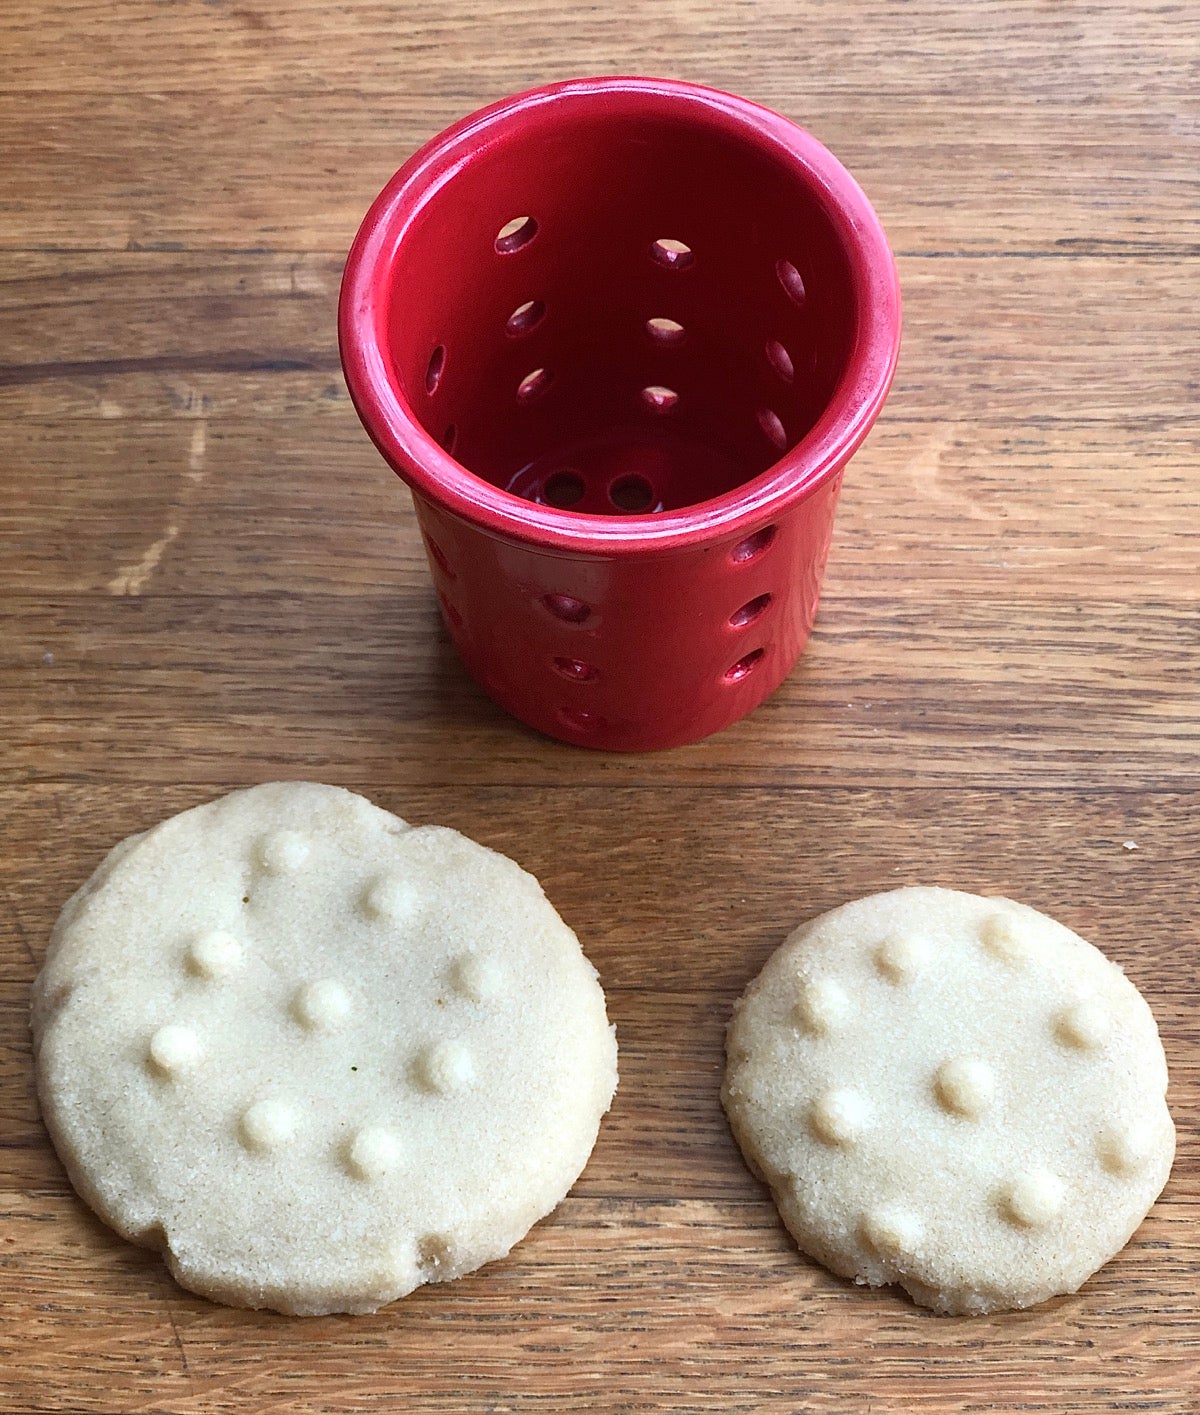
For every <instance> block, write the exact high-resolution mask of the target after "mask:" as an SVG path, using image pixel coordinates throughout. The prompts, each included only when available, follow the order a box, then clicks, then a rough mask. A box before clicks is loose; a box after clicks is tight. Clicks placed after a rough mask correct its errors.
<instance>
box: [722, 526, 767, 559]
mask: <svg viewBox="0 0 1200 1415" xmlns="http://www.w3.org/2000/svg"><path fill="white" fill-rule="evenodd" d="M777 533H778V528H777V527H776V526H764V527H763V528H762V530H760V531H755V532H754V534H753V535H748V536H747V537H746V539H745V540H740V541H738V543H737V545H735V546H734V547H733V549H732V550H731V551H730V552H729V558H730V560H732V561H733V562H734V564H735V565H744V564H745V563H746V562H747V561H748V560H757V559H758V557H759V556H760V555H761V554H762V553H763V552H764V551H765V550H766V549H767V548H768V547H769V546H770V544H771V542H772V541H773V540H774V539H775V536H776V534H777Z"/></svg>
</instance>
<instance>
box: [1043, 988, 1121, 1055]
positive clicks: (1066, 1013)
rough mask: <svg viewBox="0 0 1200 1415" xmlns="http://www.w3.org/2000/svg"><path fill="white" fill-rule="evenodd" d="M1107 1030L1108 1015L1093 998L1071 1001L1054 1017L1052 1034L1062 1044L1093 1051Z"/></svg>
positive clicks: (1099, 1044) (1106, 1034)
mask: <svg viewBox="0 0 1200 1415" xmlns="http://www.w3.org/2000/svg"><path fill="white" fill-rule="evenodd" d="M1108 1032H1109V1017H1108V1013H1107V1012H1106V1011H1105V1010H1104V1007H1103V1006H1102V1005H1101V1003H1099V1002H1098V1001H1097V1000H1096V999H1095V998H1083V999H1082V1000H1080V1001H1079V1002H1075V1003H1072V1004H1071V1005H1070V1006H1069V1007H1065V1008H1063V1010H1062V1011H1061V1012H1060V1013H1059V1014H1058V1015H1057V1016H1056V1017H1055V1019H1054V1035H1055V1037H1056V1038H1057V1040H1058V1041H1059V1042H1061V1043H1062V1044H1063V1045H1064V1046H1068V1047H1073V1048H1075V1049H1076V1050H1078V1051H1095V1050H1096V1049H1097V1048H1098V1047H1099V1046H1101V1045H1102V1044H1103V1042H1104V1041H1105V1039H1106V1038H1107V1036H1108Z"/></svg>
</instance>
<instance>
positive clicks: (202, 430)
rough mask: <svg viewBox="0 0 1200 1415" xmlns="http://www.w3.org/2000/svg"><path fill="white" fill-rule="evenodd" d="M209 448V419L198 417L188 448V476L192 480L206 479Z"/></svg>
mask: <svg viewBox="0 0 1200 1415" xmlns="http://www.w3.org/2000/svg"><path fill="white" fill-rule="evenodd" d="M207 450H208V419H207V418H197V420H196V424H195V426H194V427H193V428H192V445H191V447H190V448H189V449H188V476H189V477H191V479H192V481H203V480H204V457H205V453H206V451H207Z"/></svg>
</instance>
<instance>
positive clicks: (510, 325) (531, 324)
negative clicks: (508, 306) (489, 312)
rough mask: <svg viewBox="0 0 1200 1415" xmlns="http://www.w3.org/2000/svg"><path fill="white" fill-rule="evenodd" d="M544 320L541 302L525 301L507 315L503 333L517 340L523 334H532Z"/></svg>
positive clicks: (544, 313) (543, 306)
mask: <svg viewBox="0 0 1200 1415" xmlns="http://www.w3.org/2000/svg"><path fill="white" fill-rule="evenodd" d="M545 318H546V306H545V305H544V304H543V302H542V301H541V300H526V301H525V303H524V304H523V305H518V306H517V307H516V309H515V310H513V312H512V314H510V315H509V317H508V321H507V323H506V324H505V326H504V332H505V333H506V334H508V335H509V336H511V337H512V338H513V339H519V338H520V337H521V336H522V335H523V334H532V333H533V331H534V330H535V329H536V328H537V327H538V325H539V324H541V322H542V320H543V319H545Z"/></svg>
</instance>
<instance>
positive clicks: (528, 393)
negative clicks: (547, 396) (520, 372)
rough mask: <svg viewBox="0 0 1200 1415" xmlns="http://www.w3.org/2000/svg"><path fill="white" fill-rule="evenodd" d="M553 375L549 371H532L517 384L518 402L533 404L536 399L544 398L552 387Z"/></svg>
mask: <svg viewBox="0 0 1200 1415" xmlns="http://www.w3.org/2000/svg"><path fill="white" fill-rule="evenodd" d="M552 380H553V375H552V374H551V373H550V371H549V369H544V368H535V369H532V370H531V371H530V372H529V373H527V374H526V375H525V377H524V378H523V379H522V380H521V381H520V383H519V384H517V402H518V403H532V402H533V401H534V400H535V399H537V398H540V397H542V395H543V394H544V393H545V392H546V389H547V388H549V387H550V384H551V382H552Z"/></svg>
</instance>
